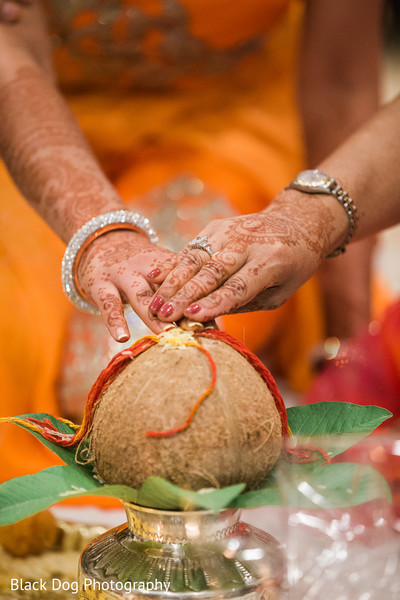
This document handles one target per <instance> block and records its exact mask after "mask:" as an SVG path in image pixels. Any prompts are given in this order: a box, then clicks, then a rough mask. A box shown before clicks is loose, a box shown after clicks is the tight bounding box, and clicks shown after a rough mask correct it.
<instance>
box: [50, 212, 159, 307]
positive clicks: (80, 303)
mask: <svg viewBox="0 0 400 600" xmlns="http://www.w3.org/2000/svg"><path fill="white" fill-rule="evenodd" d="M118 229H131V230H133V231H136V232H139V233H142V234H145V235H147V236H148V237H149V239H150V241H151V242H152V243H153V244H155V243H157V242H158V237H157V234H156V233H155V231H154V229H153V228H152V227H151V225H150V222H149V220H148V219H146V218H145V217H142V216H141V215H140V214H139V213H136V212H132V211H130V210H115V211H112V212H108V213H105V214H102V215H98V216H97V217H94V218H93V219H90V221H87V222H86V223H85V224H84V225H82V227H81V228H80V229H78V231H77V232H76V233H74V235H73V236H72V238H71V240H70V242H69V244H68V246H67V249H66V251H65V254H64V257H63V259H62V264H61V281H62V285H63V290H64V293H65V295H66V296H67V298H68V300H70V301H71V302H72V304H74V305H75V306H76V307H77V308H79V309H80V310H83V311H85V312H89V313H92V314H97V313H98V312H99V309H98V308H97V306H94V305H93V304H91V303H90V302H89V301H88V300H87V298H86V296H85V294H84V292H83V291H82V289H81V287H80V285H79V282H78V278H77V276H76V274H77V271H78V267H79V261H80V259H81V257H82V254H83V252H84V251H85V250H86V248H87V247H88V246H89V244H91V243H92V242H93V241H94V240H95V239H97V238H98V237H100V236H101V235H104V234H105V233H107V232H108V231H115V230H118Z"/></svg>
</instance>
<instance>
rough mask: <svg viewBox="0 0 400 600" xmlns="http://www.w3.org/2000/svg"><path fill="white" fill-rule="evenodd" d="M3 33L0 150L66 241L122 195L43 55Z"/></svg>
mask: <svg viewBox="0 0 400 600" xmlns="http://www.w3.org/2000/svg"><path fill="white" fill-rule="evenodd" d="M22 26H23V25H22ZM6 35H8V36H9V37H8V39H7V38H6V39H5V37H4V36H3V37H2V41H1V43H0V45H2V47H1V48H0V50H7V61H5V60H0V114H1V115H2V118H1V122H0V152H1V155H2V158H3V160H4V162H5V163H6V165H7V167H8V169H9V171H10V174H11V175H12V177H13V179H14V181H15V182H16V184H17V185H18V187H19V188H20V190H21V191H22V193H23V194H24V196H25V197H26V199H27V200H28V201H29V202H30V203H31V205H32V206H33V208H34V209H35V210H36V211H37V212H38V213H39V214H40V215H41V216H42V217H43V218H44V219H45V220H46V221H47V222H48V224H49V225H50V227H52V229H53V230H54V231H55V232H56V233H57V234H58V235H59V236H60V237H61V238H62V239H63V240H64V241H68V240H69V239H70V237H71V235H72V234H73V233H74V232H75V231H76V230H77V229H78V228H79V227H80V226H81V225H82V224H83V223H84V222H85V221H87V220H88V219H90V218H91V217H93V216H95V215H97V214H100V213H103V212H107V211H110V210H116V209H118V208H121V206H122V201H121V199H120V198H119V196H118V194H117V192H116V190H115V189H114V187H113V186H112V185H111V184H110V182H109V181H108V180H107V178H106V177H105V175H104V174H103V172H102V170H101V168H100V166H99V164H98V163H97V161H96V159H95V157H94V155H93V153H92V151H91V149H90V147H89V145H88V144H87V142H86V140H85V138H84V136H83V134H82V132H81V130H80V128H79V125H78V123H77V122H76V120H75V118H74V116H73V115H72V113H71V111H70V109H69V107H68V105H67V103H66V102H65V101H64V99H63V98H62V96H61V95H60V93H59V91H58V90H57V88H56V86H55V84H54V83H53V80H52V78H51V76H49V71H48V69H46V67H45V66H44V65H43V61H40V60H38V59H37V57H35V56H34V54H33V52H31V51H30V49H29V45H26V44H25V43H24V42H20V39H19V38H18V35H16V36H15V34H14V32H11V35H10V34H9V32H8V31H7V33H6ZM13 35H14V38H13V37H12V36H13ZM4 40H5V41H4ZM3 56H4V54H3Z"/></svg>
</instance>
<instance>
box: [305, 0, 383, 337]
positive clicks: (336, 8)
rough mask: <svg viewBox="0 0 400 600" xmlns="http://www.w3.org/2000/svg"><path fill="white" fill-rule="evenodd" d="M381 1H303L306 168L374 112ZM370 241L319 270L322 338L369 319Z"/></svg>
mask: <svg viewBox="0 0 400 600" xmlns="http://www.w3.org/2000/svg"><path fill="white" fill-rule="evenodd" d="M383 4H384V2H383V1H382V0H368V2H365V1H364V0H354V1H352V2H348V0H308V1H307V3H306V15H305V27H304V32H303V38H302V45H301V48H302V52H301V55H300V64H299V86H298V88H299V105H300V110H301V114H302V118H303V125H304V134H305V140H306V147H307V153H308V157H307V158H308V164H310V165H311V166H315V165H317V164H318V163H320V162H321V161H322V160H323V159H324V158H325V157H326V156H327V155H328V154H329V153H330V152H332V151H333V150H334V149H335V148H337V147H338V145H339V144H340V143H341V142H343V141H344V140H345V139H346V138H347V137H348V136H349V135H350V134H351V133H353V131H355V129H356V128H357V127H358V126H360V125H361V124H362V123H363V122H364V121H365V120H366V119H367V118H368V117H369V116H370V115H371V114H372V113H373V112H374V111H375V110H376V109H377V107H378V103H379V83H380V82H379V71H380V62H381V47H382V40H381V37H382V33H381V31H382V27H381V21H382V10H383ZM373 247H374V239H373V238H370V239H365V240H363V241H362V242H360V243H359V244H356V245H353V246H352V247H351V248H349V249H348V251H347V252H346V254H345V255H343V256H342V257H340V258H338V259H336V260H334V261H325V262H324V263H322V265H321V268H320V269H319V273H318V275H319V278H320V282H321V293H322V296H323V300H324V307H325V321H326V327H327V335H337V336H339V337H346V336H349V335H353V334H355V333H357V331H358V330H359V329H360V328H361V327H363V326H364V325H366V324H367V323H368V321H369V318H370V269H371V254H372V251H373Z"/></svg>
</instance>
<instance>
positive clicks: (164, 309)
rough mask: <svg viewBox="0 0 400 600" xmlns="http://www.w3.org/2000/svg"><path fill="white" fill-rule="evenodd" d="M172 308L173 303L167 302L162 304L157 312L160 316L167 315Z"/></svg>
mask: <svg viewBox="0 0 400 600" xmlns="http://www.w3.org/2000/svg"><path fill="white" fill-rule="evenodd" d="M173 310H174V305H173V304H171V302H168V304H164V306H163V307H162V308H161V310H159V311H158V314H159V315H161V316H162V317H169V315H171V314H172V312H173Z"/></svg>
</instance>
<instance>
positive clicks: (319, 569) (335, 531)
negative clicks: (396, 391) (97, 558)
mask: <svg viewBox="0 0 400 600" xmlns="http://www.w3.org/2000/svg"><path fill="white" fill-rule="evenodd" d="M345 442H346V440H345V438H344V437H343V436H338V437H334V438H332V439H331V440H330V441H329V447H330V448H332V450H333V451H335V450H340V449H341V448H343V446H344V444H345ZM317 443H318V442H317V441H316V444H317ZM325 444H326V442H325ZM343 461H347V462H351V463H358V464H357V465H356V466H355V468H354V470H353V471H352V472H351V476H350V478H348V477H347V476H346V469H347V467H346V466H345V465H340V466H339V465H338V469H342V467H343V471H342V475H343V477H342V476H339V477H338V479H337V487H336V489H335V490H334V491H333V492H332V485H330V486H329V487H330V491H329V492H327V488H326V486H325V483H324V481H323V479H322V478H321V479H318V478H316V477H315V476H314V475H313V474H312V473H313V470H312V468H310V471H309V473H310V476H304V473H305V472H306V471H307V470H303V471H302V472H303V476H302V477H299V476H298V473H299V471H298V470H290V469H289V470H286V469H285V470H280V471H279V473H278V474H277V477H278V482H279V489H280V492H281V495H282V504H283V505H285V504H286V506H281V507H278V506H274V507H265V508H260V509H254V510H248V511H245V513H244V514H243V517H242V518H243V520H244V521H247V522H249V523H252V524H254V525H256V526H257V527H261V528H262V529H263V530H264V531H267V532H268V533H270V534H271V535H273V536H274V537H276V539H277V540H278V541H280V543H281V545H282V549H283V552H284V555H285V557H286V567H285V581H284V583H283V585H282V590H281V596H280V598H281V600H317V599H318V600H399V599H400V432H397V435H396V433H393V432H391V433H379V434H374V435H371V436H369V437H367V438H365V439H364V440H362V441H359V442H358V443H357V444H356V445H355V446H354V447H353V448H351V449H349V450H347V451H346V452H345V453H344V454H341V455H340V456H337V457H336V459H334V462H335V463H337V462H343ZM372 468H373V469H374V471H372ZM376 472H377V474H376ZM338 473H340V471H338ZM349 473H350V471H349ZM336 490H337V492H336ZM364 495H365V496H366V497H367V496H368V497H369V498H370V499H369V500H368V501H366V502H362V503H361V504H357V503H358V501H359V499H360V498H362V497H363V496H364ZM352 504H355V505H352Z"/></svg>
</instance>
